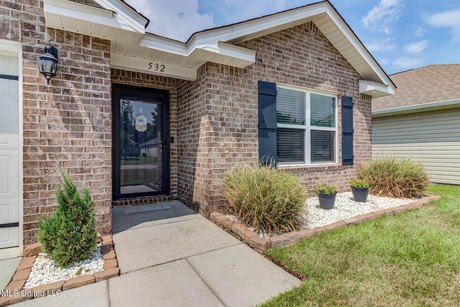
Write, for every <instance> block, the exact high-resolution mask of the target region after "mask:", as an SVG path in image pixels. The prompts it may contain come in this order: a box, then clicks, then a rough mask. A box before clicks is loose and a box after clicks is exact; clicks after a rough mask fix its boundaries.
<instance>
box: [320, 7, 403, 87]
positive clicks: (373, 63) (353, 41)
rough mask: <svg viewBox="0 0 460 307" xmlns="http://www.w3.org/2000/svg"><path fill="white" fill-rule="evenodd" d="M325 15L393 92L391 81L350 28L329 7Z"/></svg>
mask: <svg viewBox="0 0 460 307" xmlns="http://www.w3.org/2000/svg"><path fill="white" fill-rule="evenodd" d="M327 15H328V16H329V17H330V18H331V19H332V21H334V23H335V24H336V25H337V27H338V28H339V29H340V31H342V33H343V34H344V35H345V37H346V38H347V39H348V41H349V42H350V43H351V44H352V45H353V47H354V48H355V49H356V51H357V52H358V53H359V55H360V56H361V57H362V58H363V59H364V60H365V61H366V63H367V64H368V65H369V66H370V67H371V68H372V70H373V71H374V72H375V73H376V74H377V76H378V77H379V79H380V80H381V82H382V83H384V84H386V85H389V86H390V87H392V89H393V90H395V86H394V85H393V82H392V81H391V79H390V78H389V77H388V76H387V75H386V73H385V72H384V71H383V69H382V68H381V67H380V66H379V65H378V64H377V62H376V61H375V60H374V59H373V58H372V56H371V55H370V54H369V52H368V51H367V50H366V48H365V47H364V46H363V44H362V43H361V42H360V41H359V40H358V38H357V37H356V36H355V34H353V32H352V31H351V30H350V28H349V27H348V26H347V25H346V24H345V22H344V21H343V19H342V18H341V17H340V16H339V15H338V13H337V12H336V11H335V10H334V9H333V8H332V7H329V8H328V10H327Z"/></svg>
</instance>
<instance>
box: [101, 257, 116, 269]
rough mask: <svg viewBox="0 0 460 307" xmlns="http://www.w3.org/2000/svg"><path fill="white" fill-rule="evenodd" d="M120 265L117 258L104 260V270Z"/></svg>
mask: <svg viewBox="0 0 460 307" xmlns="http://www.w3.org/2000/svg"><path fill="white" fill-rule="evenodd" d="M116 267H118V262H117V260H116V259H111V260H104V270H108V269H113V268H116Z"/></svg>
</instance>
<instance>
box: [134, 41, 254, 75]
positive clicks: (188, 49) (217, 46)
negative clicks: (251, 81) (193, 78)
mask: <svg viewBox="0 0 460 307" xmlns="http://www.w3.org/2000/svg"><path fill="white" fill-rule="evenodd" d="M140 46H141V47H145V48H151V49H155V50H159V51H163V52H167V53H172V54H176V55H180V56H183V57H189V56H191V57H194V56H195V54H196V53H195V52H194V51H196V50H203V51H206V52H209V53H211V54H218V55H220V56H221V57H222V58H224V57H225V58H227V59H235V61H234V63H235V66H236V67H240V68H244V67H247V66H249V65H251V64H253V63H255V60H256V56H255V55H256V52H255V51H253V50H249V49H246V48H242V47H238V46H234V45H231V44H227V43H224V42H212V43H208V44H203V45H197V44H196V42H195V43H194V44H193V45H187V44H185V43H181V42H178V41H172V40H169V39H166V38H163V37H159V36H155V35H149V36H145V37H144V38H143V39H142V41H141V43H140ZM203 62H206V58H203ZM227 62H228V61H227Z"/></svg>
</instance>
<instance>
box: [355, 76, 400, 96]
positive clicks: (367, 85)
mask: <svg viewBox="0 0 460 307" xmlns="http://www.w3.org/2000/svg"><path fill="white" fill-rule="evenodd" d="M359 93H360V94H367V95H371V96H372V98H378V97H384V96H388V95H394V94H395V91H394V87H392V86H389V85H386V84H383V83H379V82H375V81H368V80H359Z"/></svg>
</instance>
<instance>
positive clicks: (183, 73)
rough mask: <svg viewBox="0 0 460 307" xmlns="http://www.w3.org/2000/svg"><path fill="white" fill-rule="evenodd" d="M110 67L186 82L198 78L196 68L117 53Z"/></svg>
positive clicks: (113, 54)
mask: <svg viewBox="0 0 460 307" xmlns="http://www.w3.org/2000/svg"><path fill="white" fill-rule="evenodd" d="M162 65H164V66H162ZM110 67H111V68H117V69H123V70H129V71H136V72H142V73H147V74H152V75H159V76H164V77H171V78H177V79H184V80H195V79H196V76H197V74H196V69H194V68H189V67H183V66H179V65H174V64H169V63H164V62H160V61H155V60H146V59H142V58H136V57H130V56H126V55H122V54H117V53H112V54H111V56H110Z"/></svg>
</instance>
